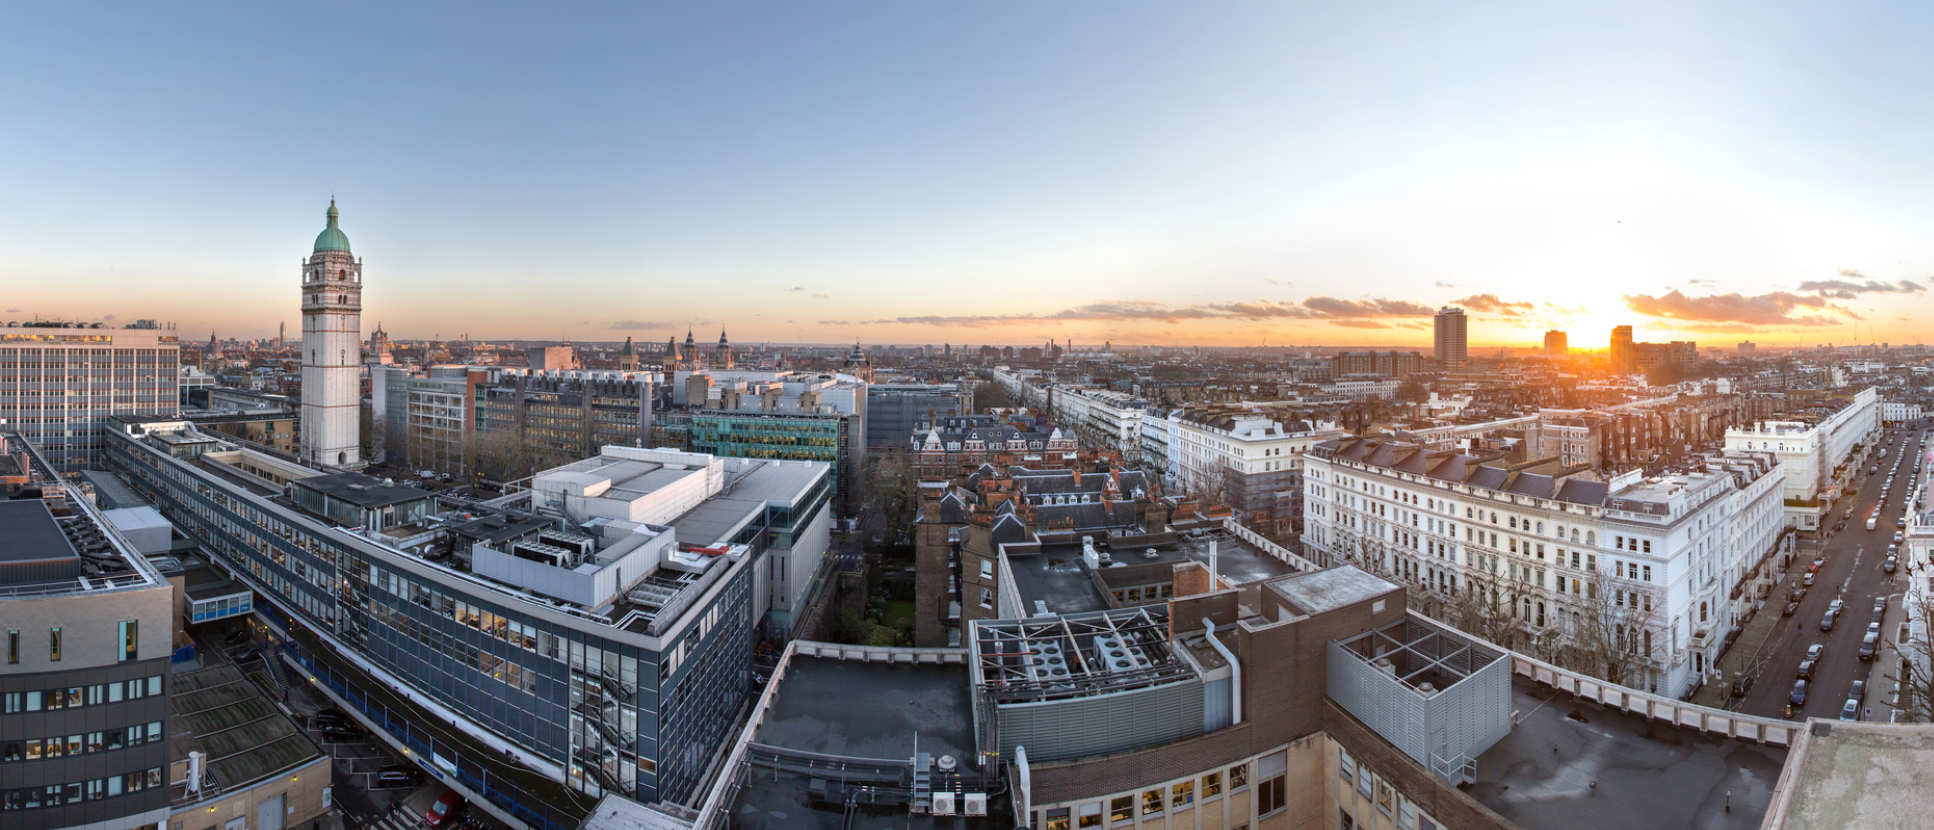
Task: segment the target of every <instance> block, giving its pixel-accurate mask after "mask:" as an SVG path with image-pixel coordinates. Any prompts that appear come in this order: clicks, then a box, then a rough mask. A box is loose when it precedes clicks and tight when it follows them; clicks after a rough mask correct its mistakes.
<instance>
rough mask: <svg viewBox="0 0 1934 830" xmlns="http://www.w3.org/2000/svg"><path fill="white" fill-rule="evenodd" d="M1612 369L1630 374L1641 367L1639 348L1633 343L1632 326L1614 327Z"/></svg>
mask: <svg viewBox="0 0 1934 830" xmlns="http://www.w3.org/2000/svg"><path fill="white" fill-rule="evenodd" d="M1610 358H1611V363H1612V371H1614V372H1622V373H1626V374H1630V373H1632V372H1633V371H1636V370H1637V369H1638V367H1639V357H1638V350H1637V349H1636V348H1634V347H1633V345H1632V327H1631V326H1615V327H1613V328H1612V346H1611V355H1610Z"/></svg>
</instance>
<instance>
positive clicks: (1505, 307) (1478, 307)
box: [1451, 294, 1537, 317]
mask: <svg viewBox="0 0 1934 830" xmlns="http://www.w3.org/2000/svg"><path fill="white" fill-rule="evenodd" d="M1451 305H1458V306H1463V307H1465V308H1467V309H1470V310H1471V311H1475V312H1478V313H1480V314H1497V315H1501V316H1504V317H1518V316H1522V315H1525V314H1529V313H1531V311H1532V309H1535V308H1537V306H1535V305H1533V304H1531V303H1522V302H1520V303H1514V302H1507V301H1505V300H1500V299H1498V295H1496V294H1472V295H1471V296H1469V297H1465V298H1464V299H1461V300H1452V301H1451Z"/></svg>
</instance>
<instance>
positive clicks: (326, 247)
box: [302, 199, 363, 468]
mask: <svg viewBox="0 0 1934 830" xmlns="http://www.w3.org/2000/svg"><path fill="white" fill-rule="evenodd" d="M326 215H327V216H328V219H329V225H328V227H325V228H323V229H322V233H320V234H317V235H316V246H315V252H314V253H312V254H310V255H309V259H308V261H306V262H304V263H303V265H302V458H303V460H304V461H307V462H309V463H311V464H314V465H317V466H320V467H347V468H356V467H361V466H362V465H363V458H362V434H361V424H362V411H361V410H362V400H363V394H362V376H363V338H362V315H363V262H362V260H360V259H357V258H356V257H355V256H354V255H353V254H351V253H350V252H349V237H348V236H346V235H344V234H343V232H342V229H341V228H338V227H336V200H334V199H330V200H329V211H328V213H327V214H326Z"/></svg>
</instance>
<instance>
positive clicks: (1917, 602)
mask: <svg viewBox="0 0 1934 830" xmlns="http://www.w3.org/2000/svg"><path fill="white" fill-rule="evenodd" d="M1910 578H1911V579H1922V578H1926V579H1930V580H1934V577H1930V576H1927V575H1926V574H1925V572H1920V571H1917V572H1915V573H1914V574H1913V575H1912V576H1911V577H1910ZM1905 610H1906V612H1907V637H1906V639H1904V640H1898V639H1897V640H1896V641H1895V643H1894V663H1893V665H1892V666H1889V667H1887V669H1886V670H1885V671H1884V673H1883V674H1882V675H1881V676H1882V677H1885V678H1887V679H1889V680H1892V681H1894V682H1895V683H1897V684H1899V686H1900V694H1899V696H1898V699H1896V700H1895V702H1894V709H1895V711H1898V712H1901V713H1903V714H1905V715H1906V716H1907V719H1909V720H1915V721H1921V722H1926V721H1930V720H1934V641H1930V640H1929V638H1928V633H1927V628H1928V626H1927V621H1928V619H1929V616H1928V615H1929V613H1931V612H1934V597H1930V596H1929V595H1928V592H1926V591H1922V590H1915V589H1913V588H1909V589H1908V592H1907V599H1906V608H1905Z"/></svg>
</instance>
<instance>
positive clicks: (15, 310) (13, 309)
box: [7, 308, 20, 314]
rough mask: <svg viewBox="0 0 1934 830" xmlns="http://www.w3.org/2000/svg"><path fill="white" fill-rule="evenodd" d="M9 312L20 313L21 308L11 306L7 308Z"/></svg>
mask: <svg viewBox="0 0 1934 830" xmlns="http://www.w3.org/2000/svg"><path fill="white" fill-rule="evenodd" d="M7 313H8V314H19V313H20V309H17V308H10V309H7Z"/></svg>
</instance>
